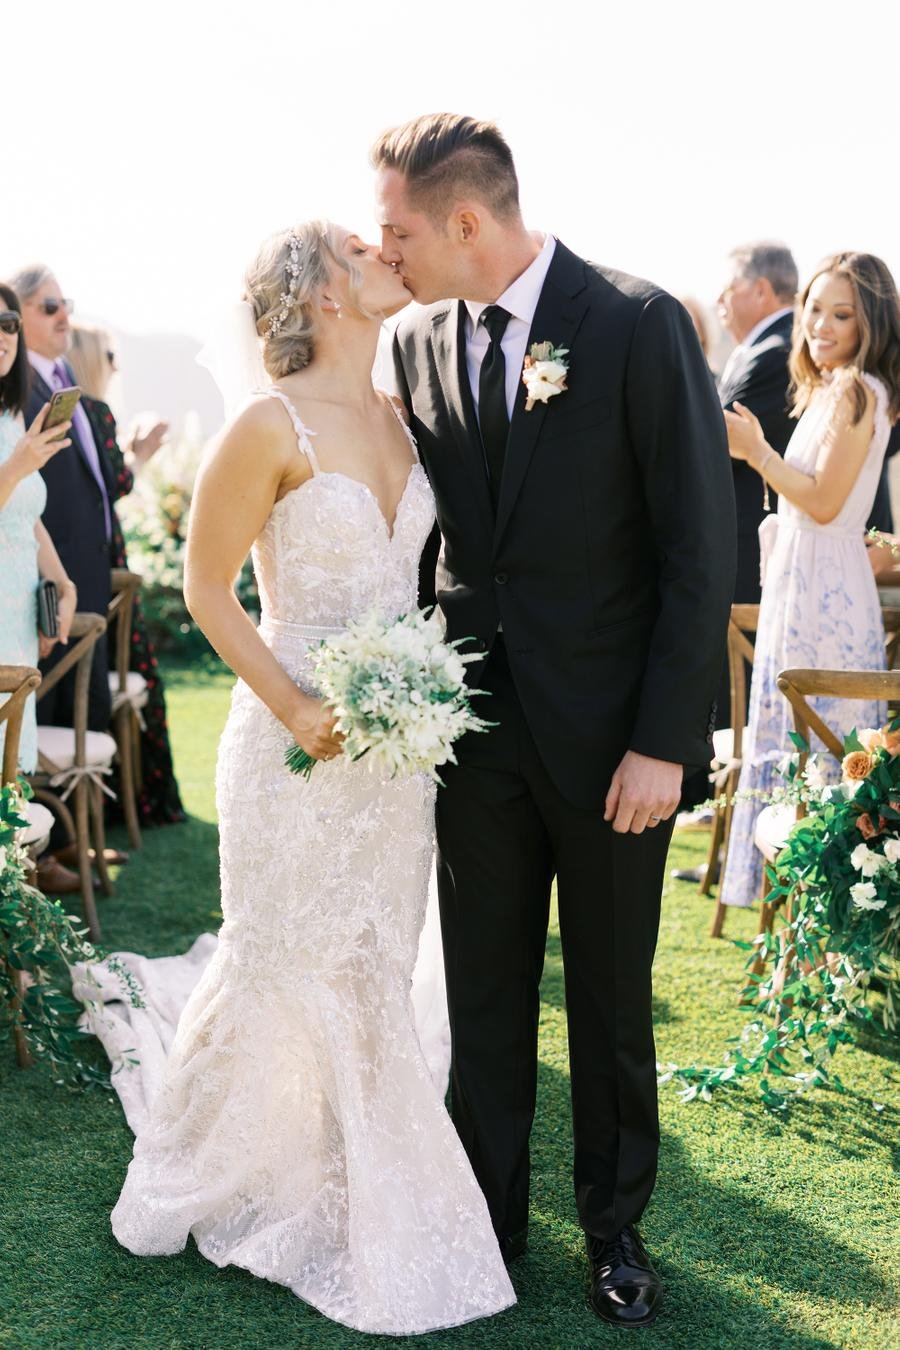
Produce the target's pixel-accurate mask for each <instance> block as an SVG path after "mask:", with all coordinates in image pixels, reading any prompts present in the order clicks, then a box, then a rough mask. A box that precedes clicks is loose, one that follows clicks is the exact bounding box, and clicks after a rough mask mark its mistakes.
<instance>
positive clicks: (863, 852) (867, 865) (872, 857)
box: [850, 844, 885, 877]
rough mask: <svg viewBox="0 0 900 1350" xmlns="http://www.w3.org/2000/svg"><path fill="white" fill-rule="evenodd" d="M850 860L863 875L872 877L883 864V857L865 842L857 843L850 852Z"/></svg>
mask: <svg viewBox="0 0 900 1350" xmlns="http://www.w3.org/2000/svg"><path fill="white" fill-rule="evenodd" d="M850 861H851V863H852V864H853V866H854V867H855V868H856V870H857V872H861V873H862V875H863V876H864V877H874V876H875V875H876V873H878V872H880V871H881V869H882V867H883V866H884V861H885V860H884V858H883V857H882V856H881V854H880V853H875V852H874V851H873V850H872V849H870V848H869V847H868V845H866V844H857V846H856V848H855V849H854V850H853V852H852V853H851V854H850Z"/></svg>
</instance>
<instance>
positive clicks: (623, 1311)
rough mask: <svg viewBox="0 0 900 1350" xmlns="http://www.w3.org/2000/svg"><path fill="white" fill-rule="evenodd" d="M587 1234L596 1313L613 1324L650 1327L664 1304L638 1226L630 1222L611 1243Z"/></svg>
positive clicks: (660, 1287)
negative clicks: (635, 1226)
mask: <svg viewBox="0 0 900 1350" xmlns="http://www.w3.org/2000/svg"><path fill="white" fill-rule="evenodd" d="M586 1236H587V1249H588V1256H589V1258H590V1262H591V1293H590V1298H589V1302H590V1305H591V1307H592V1308H593V1310H594V1312H595V1313H596V1314H597V1316H598V1317H602V1318H603V1321H604V1322H611V1323H612V1324H613V1326H617V1327H646V1326H649V1325H650V1323H651V1322H652V1321H654V1319H655V1318H656V1314H657V1313H658V1312H659V1310H660V1307H661V1304H662V1282H661V1280H660V1278H659V1276H658V1275H657V1273H656V1271H655V1270H654V1269H653V1266H652V1265H651V1263H650V1257H649V1256H648V1255H647V1249H646V1247H645V1246H644V1244H643V1242H641V1239H640V1236H639V1235H638V1231H637V1229H636V1228H634V1227H633V1226H632V1225H631V1224H628V1225H627V1226H626V1227H625V1228H623V1229H622V1231H621V1233H617V1234H616V1236H615V1237H614V1238H611V1239H610V1240H609V1242H605V1241H604V1240H603V1238H597V1237H592V1236H591V1235H590V1233H588V1234H587V1235H586Z"/></svg>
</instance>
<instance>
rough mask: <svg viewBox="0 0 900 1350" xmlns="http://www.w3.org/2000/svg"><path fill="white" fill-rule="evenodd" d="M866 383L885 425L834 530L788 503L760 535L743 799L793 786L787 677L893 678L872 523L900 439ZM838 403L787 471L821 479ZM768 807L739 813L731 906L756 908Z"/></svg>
mask: <svg viewBox="0 0 900 1350" xmlns="http://www.w3.org/2000/svg"><path fill="white" fill-rule="evenodd" d="M862 378H863V380H864V381H865V382H866V384H867V385H868V386H869V388H870V389H871V390H872V393H873V394H874V396H875V423H874V427H873V431H872V439H871V441H870V442H869V449H868V451H867V453H866V458H865V460H864V461H863V464H862V467H861V469H860V471H859V475H858V477H857V479H856V482H855V483H854V484H853V487H852V488H851V489H850V492H849V494H848V496H847V500H846V501H845V502H844V505H843V506H842V507H841V509H840V511H839V512H838V514H837V516H836V517H835V519H834V520H832V521H830V522H829V523H828V524H827V525H820V524H819V523H818V522H817V521H815V520H813V518H812V517H811V516H809V515H807V514H806V512H805V511H801V510H800V508H799V507H797V506H794V505H793V504H792V503H791V502H789V501H788V499H787V498H786V497H779V499H778V512H777V514H776V515H769V516H766V518H765V520H764V521H763V522H762V524H761V525H760V527H759V541H760V552H761V556H762V569H763V588H762V600H761V603H760V609H759V629H758V632H757V635H756V646H755V654H754V660H753V680H752V683H751V686H750V707H749V713H748V730H747V735H746V737H745V739H744V762H743V766H742V768H741V774H740V780H739V784H738V792H739V793H741V792H746V791H759V792H763V793H768V792H771V790H772V788H774V787H775V786H777V785H778V784H779V783H780V782H783V779H782V778H781V777H780V776H779V773H778V765H779V763H780V761H781V760H783V759H784V758H785V757H786V756H788V755H790V754H791V752H792V750H793V745H792V743H791V738H790V733H791V732H792V731H793V729H794V720H793V713H792V711H791V707H790V704H789V703H788V701H787V699H786V698H785V697H784V695H783V694H782V693H781V691H780V690H779V688H778V685H777V679H778V675H779V672H780V671H782V670H788V669H789V668H791V667H795V668H797V667H799V668H801V669H812V670H884V668H885V655H884V621H883V619H882V616H881V606H880V603H879V600H878V589H877V587H876V585H875V579H874V576H873V574H872V568H871V566H870V564H869V559H868V557H867V556H866V546H865V529H866V521H867V520H868V518H869V513H870V511H871V510H872V503H873V502H874V500H875V493H876V491H877V489H878V480H879V477H880V476H881V467H882V465H883V463H884V452H885V450H886V449H887V443H888V439H889V437H890V432H891V424H890V421H889V418H888V396H887V390H886V388H885V386H884V385H883V384H882V382H881V381H880V380H878V379H876V378H875V376H873V375H863V377H862ZM835 406H836V404H835V398H834V397H832V396H830V395H829V394H828V393H826V394H824V396H822V397H821V398H820V399H818V400H817V401H816V402H815V403H814V404H813V405H812V406H811V407H809V408H808V409H807V410H806V412H805V413H804V414H803V416H802V417H801V418H800V421H799V422H798V423H797V428H796V430H795V432H794V434H793V436H792V437H791V439H790V442H789V444H788V447H787V450H786V451H785V455H784V458H785V463H787V464H791V465H793V466H794V468H796V469H800V470H801V472H803V473H806V474H810V475H811V474H812V473H813V472H814V470H815V467H816V462H817V460H818V457H819V454H820V452H821V449H822V446H823V444H824V443H825V441H826V439H827V438H828V437H829V436H830V435H831V434H832V422H833V418H834V414H835ZM811 703H812V706H813V707H814V708H815V709H816V710H817V712H818V713H819V715H820V717H821V718H822V719H823V721H824V722H825V723H826V725H828V726H830V727H832V728H833V729H834V730H835V731H836V732H837V733H838V735H843V736H846V735H848V734H849V733H850V732H851V731H852V730H853V729H854V727H856V728H859V729H860V730H861V729H862V728H864V727H877V726H881V724H882V723H883V721H884V718H885V709H884V708H883V707H882V706H881V705H879V704H878V703H875V702H871V701H866V700H862V699H855V700H851V699H836V698H825V697H819V698H813V699H812V700H811ZM813 749H816V750H819V751H821V752H822V753H821V760H820V763H821V768H822V770H823V772H824V773H825V775H826V776H830V777H833V776H835V775H836V773H837V766H836V765H835V764H834V761H832V760H831V757H830V756H829V755H827V754H826V753H825V751H824V746H822V745H821V744H820V743H819V741H818V739H817V738H816V737H813ZM764 805H765V803H764V802H763V801H760V800H757V799H747V798H745V799H742V800H739V801H738V802H737V804H736V805H735V808H734V816H733V817H732V822H731V839H730V843H729V846H728V856H727V858H726V860H725V867H724V871H723V874H722V888H721V891H720V899H721V901H722V904H724V905H736V906H738V907H746V906H747V905H752V904H754V903H755V902H756V900H757V898H758V896H759V886H760V880H761V877H762V855H761V854H760V852H759V850H758V849H757V847H756V844H755V843H754V828H755V825H756V820H757V817H758V816H759V813H760V811H761V810H762V808H763V806H764Z"/></svg>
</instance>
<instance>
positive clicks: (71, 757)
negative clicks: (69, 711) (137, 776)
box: [38, 726, 116, 769]
mask: <svg viewBox="0 0 900 1350" xmlns="http://www.w3.org/2000/svg"><path fill="white" fill-rule="evenodd" d="M38 750H39V751H40V753H41V754H42V755H46V757H47V759H49V760H50V761H51V762H52V763H53V764H55V765H56V767H57V768H58V769H71V767H72V765H73V764H74V763H75V732H74V731H73V730H72V728H71V727H41V726H39V727H38ZM115 754H116V743H115V741H114V740H113V738H112V736H108V735H107V734H106V732H105V731H89V732H88V733H87V735H86V736H85V748H84V757H85V763H86V764H109V763H110V761H111V760H112V759H114V758H115Z"/></svg>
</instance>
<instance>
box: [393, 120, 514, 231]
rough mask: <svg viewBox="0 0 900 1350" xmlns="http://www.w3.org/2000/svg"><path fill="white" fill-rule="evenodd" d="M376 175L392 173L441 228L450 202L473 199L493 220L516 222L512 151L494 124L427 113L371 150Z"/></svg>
mask: <svg viewBox="0 0 900 1350" xmlns="http://www.w3.org/2000/svg"><path fill="white" fill-rule="evenodd" d="M371 159H372V164H373V166H374V168H376V169H396V170H397V172H398V173H401V174H402V175H403V177H404V178H405V179H406V182H407V191H408V194H409V198H410V202H411V204H412V205H413V206H414V207H415V208H416V209H417V210H419V211H421V212H422V214H423V215H426V216H427V217H428V218H429V220H431V222H432V223H433V224H434V225H439V226H442V225H443V224H444V223H445V221H446V219H447V217H448V215H449V214H450V212H451V210H452V209H453V204H454V202H457V201H459V200H460V199H461V198H463V197H477V198H478V200H479V201H482V202H484V204H485V206H486V207H487V208H488V210H489V211H490V213H491V215H492V216H493V217H494V219H495V220H498V221H501V222H502V223H503V224H507V223H511V222H512V221H515V220H517V219H518V216H519V180H518V178H517V177H516V166H515V164H514V163H513V157H512V151H511V150H510V148H509V146H508V145H507V144H506V141H505V140H504V139H503V136H502V135H501V133H500V131H499V129H498V128H497V127H496V126H495V125H494V123H493V122H479V121H476V119H475V118H474V117H463V116H461V115H460V114H458V113H426V114H425V115H424V116H422V117H416V118H414V119H413V121H411V122H404V123H403V125H402V126H399V127H392V128H391V129H390V130H389V131H385V132H383V134H382V135H381V136H379V138H378V140H377V141H376V142H375V144H374V145H373V146H372V153H371Z"/></svg>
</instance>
